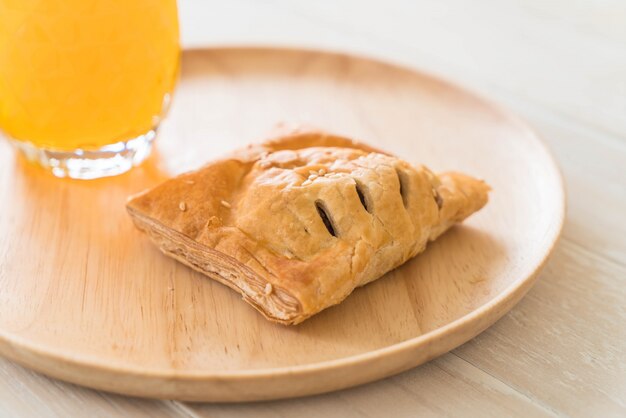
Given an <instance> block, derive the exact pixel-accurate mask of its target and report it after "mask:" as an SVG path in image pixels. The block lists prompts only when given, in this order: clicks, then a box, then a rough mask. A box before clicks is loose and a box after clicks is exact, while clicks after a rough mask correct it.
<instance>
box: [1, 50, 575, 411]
mask: <svg viewBox="0 0 626 418" xmlns="http://www.w3.org/2000/svg"><path fill="white" fill-rule="evenodd" d="M213 51H215V52H236V53H245V52H255V53H262V52H267V53H309V54H319V55H332V56H335V57H346V58H349V59H351V60H359V61H367V62H371V63H376V64H380V65H385V66H388V67H391V68H394V69H396V70H401V71H405V72H410V73H413V74H417V75H419V76H420V77H422V78H425V79H429V80H432V81H435V82H437V83H440V84H442V85H445V86H448V87H451V88H452V89H454V90H455V92H457V93H461V94H463V95H464V96H466V97H471V98H473V99H475V100H477V101H478V102H479V103H480V104H482V105H485V106H487V107H488V108H490V109H492V110H494V111H495V112H497V113H498V114H500V115H502V116H503V117H504V118H505V119H506V120H508V121H510V122H512V123H515V124H516V125H517V126H518V127H519V128H520V129H523V130H525V131H526V132H527V133H528V134H529V135H528V140H529V141H533V142H534V143H535V144H536V145H538V146H539V147H540V149H541V151H542V152H543V153H544V155H545V157H546V162H547V163H548V164H549V167H550V169H551V171H552V174H553V180H555V181H556V182H555V184H556V185H557V187H556V188H555V190H553V192H556V193H558V194H559V196H555V197H554V202H556V203H558V207H557V210H556V211H555V213H554V214H552V215H553V216H554V220H555V222H554V223H553V224H551V226H552V227H551V229H550V230H548V231H547V233H546V238H545V240H544V241H543V246H544V248H542V249H541V251H538V253H542V254H543V255H542V257H541V258H540V259H539V260H538V261H536V262H534V263H532V267H530V269H531V270H532V271H530V272H528V273H524V274H520V276H523V277H519V278H516V279H515V281H514V282H513V283H511V284H509V285H508V286H506V287H505V288H504V289H503V290H502V291H501V292H500V293H498V294H497V296H495V297H494V298H493V299H491V300H489V301H488V302H487V303H485V304H483V305H481V306H479V307H478V308H476V309H473V310H472V311H471V312H469V313H467V314H465V315H463V316H461V317H459V318H457V319H455V320H454V321H452V322H449V323H447V324H445V325H443V326H440V327H438V328H435V329H433V330H431V331H428V332H426V333H425V334H421V335H419V336H417V337H413V338H409V339H406V340H404V341H400V342H397V343H395V344H391V345H388V346H385V347H381V348H378V349H375V350H370V351H367V352H363V353H359V354H355V355H350V356H346V357H339V358H334V359H330V360H324V361H319V362H314V363H306V364H300V365H293V366H281V367H272V368H259V369H243V370H229V371H220V370H215V371H211V370H203V371H199V370H180V371H179V370H174V369H165V368H154V367H150V368H148V367H144V366H135V365H132V364H126V363H112V362H111V361H110V360H107V362H106V363H105V362H104V361H101V360H99V359H98V358H97V356H92V355H88V354H87V355H86V354H78V355H77V354H70V353H67V352H65V351H63V350H59V349H50V348H44V347H42V346H41V345H40V344H37V343H33V342H30V341H27V340H26V339H25V338H23V337H21V336H18V335H14V334H12V333H10V332H6V331H3V330H1V329H0V354H2V356H4V357H5V358H8V359H10V360H12V361H15V362H17V363H19V364H22V365H25V366H26V367H28V368H31V369H35V370H37V371H39V372H41V373H43V374H47V375H50V376H53V377H58V378H60V379H62V380H66V381H70V382H74V383H77V384H81V385H86V386H90V387H93V388H97V389H101V390H106V391H111V392H116V390H115V385H114V384H111V385H109V387H102V385H93V384H92V385H90V384H89V383H86V381H88V380H89V379H88V378H87V379H85V380H82V381H80V380H79V379H71V378H68V377H67V376H65V375H63V374H62V373H55V372H52V371H50V368H45V367H39V366H34V365H33V364H34V363H36V362H29V361H28V360H29V358H32V357H33V356H35V357H36V358H41V359H43V360H44V363H45V362H46V361H53V362H58V363H62V364H65V365H68V366H72V367H77V368H78V369H81V370H83V371H84V372H93V371H95V370H99V371H101V372H108V373H112V374H114V375H124V376H133V377H135V378H140V379H154V378H156V379H167V381H178V382H182V381H233V382H234V381H242V380H247V379H251V380H253V379H257V378H270V377H271V378H273V379H280V378H286V377H290V378H297V377H303V376H306V375H309V374H310V373H313V374H318V373H324V372H328V371H331V370H337V369H342V368H348V367H351V366H352V367H353V366H367V365H369V364H371V363H372V362H374V361H379V360H385V359H386V358H389V357H395V356H398V355H399V354H402V353H407V352H409V351H411V350H413V349H417V348H419V347H420V346H421V345H424V344H426V342H428V341H431V340H435V339H437V338H442V337H445V336H446V335H449V334H455V333H457V332H458V331H460V330H463V329H464V328H466V327H470V328H471V325H472V324H474V323H478V322H479V321H480V319H482V318H484V317H488V316H489V314H490V313H493V312H494V311H497V309H498V308H499V307H505V309H503V310H502V312H496V313H495V315H494V316H493V317H492V318H491V319H490V320H489V321H488V322H487V324H486V326H484V327H482V328H481V329H480V330H478V331H477V332H475V333H471V334H470V335H469V337H467V338H465V337H464V338H462V341H461V343H458V344H456V343H455V344H453V345H454V347H453V348H452V349H454V348H455V347H458V346H460V345H461V344H463V343H465V342H467V341H469V340H471V339H472V338H474V337H475V336H476V335H478V334H480V333H481V332H483V331H484V330H485V329H486V328H488V327H490V326H491V325H493V323H495V322H496V321H497V320H498V319H500V318H501V317H502V316H503V315H504V314H506V313H507V312H508V311H509V310H510V309H511V308H512V307H513V306H515V305H516V304H517V303H518V302H519V300H520V299H521V298H522V297H523V296H524V295H525V294H526V293H527V292H528V290H530V288H531V287H532V286H533V285H534V283H535V282H536V279H537V276H538V274H539V273H540V272H541V270H542V269H543V267H544V266H545V264H546V262H547V261H548V259H549V258H550V256H551V255H552V254H553V253H554V250H555V248H556V246H557V244H558V242H559V239H560V237H561V235H562V231H563V227H564V223H565V213H566V206H567V204H566V199H567V194H566V189H565V182H564V178H563V174H562V172H561V170H560V168H559V166H558V164H557V162H556V159H555V158H554V155H553V153H552V151H551V150H550V148H549V147H548V145H547V144H546V142H545V141H544V140H543V139H542V136H541V135H539V134H538V133H537V132H536V131H535V130H534V129H533V128H532V127H531V126H530V125H529V124H528V123H527V122H526V121H525V120H523V119H522V118H521V117H519V116H517V115H516V114H515V113H514V112H512V111H510V110H509V109H508V108H506V107H505V106H503V105H500V104H499V103H496V102H494V101H493V100H491V99H489V98H486V97H484V96H483V95H482V94H481V93H478V92H476V91H474V90H473V89H470V88H467V87H465V86H463V85H461V84H459V83H457V82H455V81H453V80H449V79H448V78H446V77H443V76H440V75H438V74H435V73H432V72H429V71H425V70H423V69H420V68H417V67H413V66H409V65H407V64H405V63H401V62H398V61H397V60H393V59H388V58H387V57H384V58H383V57H378V56H375V55H372V54H367V53H361V52H358V53H357V52H354V51H343V50H340V49H332V48H315V47H310V46H303V47H297V46H288V45H265V44H254V43H252V44H232V45H230V44H227V45H216V46H207V47H201V46H197V47H192V48H186V49H184V50H182V51H181V60H182V55H183V54H185V55H189V54H198V53H206V52H213ZM547 166H548V165H546V167H547ZM507 303H509V304H510V303H512V304H511V305H510V306H508V307H507V306H506V305H507ZM448 351H450V350H445V351H443V352H442V353H438V354H435V355H434V356H430V357H429V358H434V357H437V356H440V355H443V354H445V353H446V352H448ZM422 363H423V361H417V362H415V363H413V364H411V365H409V366H408V367H404V368H402V369H401V370H396V371H391V372H386V373H381V374H379V377H377V378H374V379H361V380H360V381H359V382H358V383H352V384H346V385H342V386H341V387H342V388H345V387H350V386H354V385H357V384H362V383H365V382H369V381H373V380H377V379H379V378H382V377H385V376H388V375H391V374H396V373H399V372H401V371H404V370H407V369H409V368H413V367H416V366H418V365H419V364H422ZM330 390H334V389H330ZM165 392H167V390H166V391H165ZM321 392H322V391H309V392H307V393H308V394H314V393H321ZM117 393H123V394H128V393H129V391H123V392H117ZM135 395H139V396H147V397H161V396H159V395H150V393H148V391H146V392H141V391H140V392H137V393H135ZM295 396H299V395H295ZM285 397H287V396H281V395H278V396H270V397H259V396H256V397H255V396H253V397H250V398H246V397H245V396H244V398H245V399H243V400H253V399H277V398H285ZM173 398H177V397H176V396H174V397H173ZM209 398H210V397H208V398H207V399H209ZM177 399H184V397H183V398H177ZM187 399H196V398H187Z"/></svg>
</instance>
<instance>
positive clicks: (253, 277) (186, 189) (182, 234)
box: [127, 131, 489, 324]
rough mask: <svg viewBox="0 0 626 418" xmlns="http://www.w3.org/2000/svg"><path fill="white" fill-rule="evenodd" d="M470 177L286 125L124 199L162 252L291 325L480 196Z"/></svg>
mask: <svg viewBox="0 0 626 418" xmlns="http://www.w3.org/2000/svg"><path fill="white" fill-rule="evenodd" d="M488 191H489V187H488V186H487V185H486V184H485V183H484V182H483V181H481V180H477V179H474V178H472V177H469V176H467V175H464V174H460V173H455V172H449V173H443V174H440V175H435V174H434V173H432V172H431V171H430V170H429V169H427V168H426V167H423V166H421V167H415V166H412V165H411V164H409V163H407V162H406V161H403V160H401V159H399V158H396V157H394V156H392V155H389V154H387V153H385V152H383V151H380V150H376V149H374V148H372V147H369V146H367V145H365V144H363V143H359V142H356V141H353V140H351V139H348V138H343V137H339V136H335V135H330V134H326V133H322V132H315V131H309V132H295V133H293V134H290V135H283V136H281V137H278V138H275V139H272V140H269V141H266V142H263V143H261V144H256V145H251V146H248V147H246V148H244V149H241V150H238V151H235V152H233V153H232V154H230V155H228V156H225V157H224V158H222V159H219V160H216V161H213V162H211V163H209V164H207V165H205V166H204V167H202V168H200V169H199V170H196V171H193V172H189V173H185V174H182V175H180V176H178V177H175V178H172V179H170V180H167V181H165V182H164V183H162V184H160V185H158V186H156V187H154V188H152V189H149V190H146V191H144V192H142V193H140V194H138V195H136V196H133V197H131V198H130V199H129V201H128V203H127V209H128V212H129V214H130V216H131V217H132V219H133V221H134V223H135V225H136V226H137V227H138V228H139V229H140V230H142V231H144V232H146V233H147V234H148V235H149V236H150V238H151V239H152V241H154V243H155V244H156V245H157V246H158V247H159V248H160V249H161V251H162V252H163V253H165V254H166V255H168V256H170V257H173V258H174V259H176V260H178V261H180V262H182V263H184V264H186V265H188V266H190V267H191V268H193V269H195V270H197V271H200V272H202V273H204V274H205V275H207V276H209V277H211V278H213V279H215V280H217V281H219V282H221V283H223V284H225V285H227V286H229V287H231V288H232V289H234V290H236V291H237V292H239V293H240V294H241V295H242V296H243V299H244V300H245V301H246V302H248V303H249V304H251V305H252V306H253V307H254V308H256V309H257V310H258V311H259V312H261V313H262V314H263V315H264V316H265V317H266V318H267V319H270V320H272V321H276V322H280V323H283V324H297V323H299V322H302V321H304V320H305V319H307V318H309V317H310V316H312V315H314V314H316V313H317V312H320V311H321V310H323V309H325V308H328V307H330V306H332V305H335V304H338V303H340V302H341V301H342V300H343V299H345V298H346V297H347V296H348V295H349V294H350V293H351V292H352V291H353V290H354V289H355V288H357V287H359V286H363V285H365V284H367V283H369V282H371V281H373V280H376V279H378V278H380V277H381V276H383V275H384V274H385V273H387V272H388V271H390V270H392V269H394V268H396V267H398V266H399V265H401V264H403V263H404V262H406V261H407V260H409V259H410V258H412V257H414V256H415V255H416V254H418V253H420V252H421V251H423V250H424V249H425V247H426V244H427V243H428V242H429V241H432V240H434V239H436V238H437V237H438V236H439V235H441V234H442V233H443V232H444V231H446V230H447V229H448V228H449V227H450V226H452V225H453V224H454V223H456V222H461V221H462V220H463V219H465V218H466V217H468V216H469V215H471V214H472V213H474V212H475V211H477V210H479V209H480V208H482V207H483V206H484V205H485V204H486V203H487V198H488V196H487V194H488Z"/></svg>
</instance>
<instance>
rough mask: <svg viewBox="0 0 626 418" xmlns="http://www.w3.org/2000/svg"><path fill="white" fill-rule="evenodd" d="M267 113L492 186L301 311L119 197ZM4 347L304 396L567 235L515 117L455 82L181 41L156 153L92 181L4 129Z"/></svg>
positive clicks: (499, 305) (116, 388)
mask: <svg viewBox="0 0 626 418" xmlns="http://www.w3.org/2000/svg"><path fill="white" fill-rule="evenodd" d="M279 122H296V123H307V124H310V125H313V126H316V127H320V128H324V129H327V130H329V131H333V132H336V133H339V134H345V135H348V136H353V137H356V138H359V139H362V140H364V141H366V142H369V143H371V144H373V145H375V146H377V147H381V148H385V149H387V150H390V151H392V152H394V153H396V154H398V155H400V156H402V157H404V158H405V159H407V160H409V161H412V162H415V163H419V162H424V163H427V164H428V165H429V166H430V167H431V168H433V169H435V170H436V171H437V170H444V169H458V170H461V171H465V172H467V173H471V174H473V175H476V176H478V177H482V178H484V179H486V180H487V182H488V183H489V184H490V185H491V186H492V187H493V192H492V194H491V201H490V203H489V204H488V206H487V207H486V208H485V209H484V210H482V211H481V212H480V213H478V214H477V215H475V216H473V217H471V219H469V220H468V221H467V222H466V223H465V224H464V225H463V226H460V227H456V228H454V229H453V230H451V231H450V232H449V233H447V234H446V235H445V236H443V237H442V238H440V239H439V240H438V241H437V242H435V243H433V244H432V245H430V248H429V249H428V250H427V251H426V252H425V253H424V254H422V255H420V256H418V257H417V258H415V259H414V260H412V261H410V262H408V263H407V264H405V265H404V266H402V267H401V268H399V269H397V270H395V271H393V272H391V273H389V274H388V275H387V276H386V277H384V278H382V279H380V280H378V281H376V282H374V283H372V284H370V285H368V286H366V287H364V288H362V289H358V290H357V291H355V292H354V294H353V295H351V296H350V297H349V298H348V299H347V300H346V301H345V302H344V303H342V304H341V305H339V306H337V307H334V308H331V309H328V310H326V311H324V312H323V313H321V314H319V315H317V316H316V317H314V318H312V319H310V320H308V321H306V322H305V323H303V324H301V325H299V326H296V327H284V326H281V325H275V324H271V323H269V322H267V321H266V320H265V319H263V318H262V317H261V315H259V314H258V313H256V312H255V311H254V310H253V309H252V308H250V307H249V306H248V305H246V304H245V303H243V302H242V301H240V300H239V297H238V296H237V295H236V294H235V293H234V292H233V291H231V290H230V289H228V288H226V287H225V286H222V285H220V284H218V283H215V282H213V281H211V280H208V279H206V278H205V277H203V276H201V275H200V274H198V273H194V272H193V271H192V270H190V269H189V268H186V267H184V266H182V265H180V264H178V263H176V262H175V261H173V260H171V259H169V258H166V257H165V256H162V255H161V253H160V252H159V251H158V250H157V249H156V248H155V247H154V246H153V245H152V244H151V243H149V242H148V239H147V238H146V237H145V236H143V235H141V234H140V233H139V232H138V231H136V230H135V229H134V227H133V226H132V224H131V222H130V219H129V218H128V216H127V215H126V213H125V210H124V203H125V199H126V197H127V196H128V195H129V194H131V193H134V192H137V191H139V190H142V189H144V188H146V187H148V186H152V185H154V184H156V183H158V182H160V181H162V180H163V179H165V178H167V177H169V176H171V175H173V174H175V173H178V172H181V171H185V170H188V169H191V168H195V167H198V166H199V165H201V164H202V163H203V162H205V161H207V160H209V159H212V158H214V157H216V156H218V155H220V154H221V153H223V152H225V151H227V150H230V149H232V148H234V147H237V146H239V145H242V144H244V143H246V142H249V141H253V140H257V139H261V138H262V137H263V136H264V135H265V134H267V133H268V132H269V131H270V130H271V129H272V127H273V126H274V125H275V124H276V123H279ZM0 198H1V199H2V202H4V203H3V207H2V216H0V353H2V354H3V355H4V356H6V357H8V358H10V359H13V360H15V361H17V362H19V363H21V364H23V365H25V366H27V367H31V368H33V369H35V370H38V371H40V372H43V373H45V374H48V375H50V376H54V377H57V378H59V379H63V380H67V381H71V382H75V383H78V384H82V385H86V386H90V387H94V388H98V389H104V390H108V391H113V392H119V393H124V394H131V395H139V396H149V397H163V398H177V399H185V400H203V401H246V400H254V399H273V398H282V397H291V396H298V395H307V394H313V393H319V392H325V391H331V390H335V389H340V388H345V387H348V386H352V385H357V384H360V383H364V382H368V381H372V380H375V379H380V378H382V377H385V376H389V375H391V374H394V373H398V372H400V371H402V370H406V369H408V368H411V367H414V366H416V365H418V364H420V363H423V362H425V361H427V360H429V359H432V358H433V357H436V356H438V355H441V354H443V353H445V352H447V351H449V350H451V349H452V348H454V347H457V346H458V345H460V344H462V343H464V342H465V341H467V340H469V339H470V338H472V337H474V336H475V335H477V334H478V333H479V332H481V331H483V330H484V329H485V328H487V327H488V326H489V325H491V324H492V323H493V322H494V321H496V320H497V319H498V318H500V317H501V316H502V315H503V314H504V313H505V312H507V311H508V310H509V309H511V307H512V306H513V305H514V304H515V303H516V302H517V301H519V300H520V298H521V297H522V296H523V295H524V294H525V293H526V291H528V289H529V288H530V286H531V285H532V284H533V282H534V279H535V277H536V275H537V273H538V271H539V269H540V268H541V266H542V265H543V264H544V262H545V261H546V258H547V256H548V255H549V253H550V252H551V250H552V249H553V247H554V245H555V242H556V240H557V238H558V236H559V233H560V231H561V226H562V222H563V212H564V193H563V186H562V183H561V178H560V175H559V172H558V169H557V167H556V166H555V163H554V161H553V160H552V158H551V157H550V155H549V153H548V151H547V150H546V148H545V146H544V145H543V144H542V143H541V142H540V140H539V139H538V138H537V136H536V135H535V134H534V133H533V132H532V131H531V130H530V129H529V128H528V127H527V126H526V125H525V124H524V123H523V122H521V121H519V120H518V119H516V118H515V117H513V116H511V115H509V114H508V113H506V112H504V111H502V110H500V109H498V108H496V107H494V106H493V105H492V104H489V103H487V102H485V101H483V100H482V99H480V98H477V97H476V96H474V95H472V94H470V93H468V92H466V91H464V90H462V89H460V88H458V87H455V86H453V85H451V84H449V83H447V82H444V81H441V80H439V79H436V78H433V77H431V76H428V75H424V74H421V73H418V72H415V71H410V70H406V69H402V68H398V67H395V66H392V65H388V64H384V63H381V62H377V61H372V60H369V59H363V58H356V57H350V56H346V55H339V54H331V53H322V52H303V51H290V50H276V49H218V50H197V51H190V52H185V53H184V56H183V70H182V78H181V82H180V85H179V87H178V91H177V93H176V97H175V99H174V104H173V107H172V109H171V113H170V116H169V119H167V121H166V122H165V123H164V124H163V127H162V130H161V134H160V137H159V139H158V145H157V152H156V153H155V155H154V156H153V157H151V158H150V159H149V160H148V162H146V163H145V164H144V165H143V166H141V167H140V168H137V169H135V170H134V171H132V172H130V173H127V174H125V175H123V176H120V177H117V178H109V179H102V180H97V181H89V182H83V181H72V180H59V179H56V178H53V177H51V176H50V175H48V174H47V173H45V172H43V171H42V170H41V169H39V168H38V167H35V166H31V165H29V164H27V163H25V162H23V161H22V160H21V159H19V158H16V156H15V155H14V153H13V152H11V150H10V148H9V146H8V145H7V144H6V143H4V142H2V143H0Z"/></svg>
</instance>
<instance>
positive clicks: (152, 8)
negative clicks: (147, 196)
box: [0, 0, 179, 151]
mask: <svg viewBox="0 0 626 418" xmlns="http://www.w3.org/2000/svg"><path fill="white" fill-rule="evenodd" d="M178 65H179V43H178V19H177V10H176V0H0V130H2V131H4V133H5V134H6V135H7V136H9V137H10V138H12V139H14V140H17V141H24V142H28V143H29V144H30V145H32V146H34V147H40V148H42V149H50V150H57V151H72V150H76V149H80V150H97V149H98V148H100V147H103V146H106V145H109V144H114V143H119V142H123V141H128V140H130V139H132V138H135V137H138V136H140V135H144V134H145V133H146V132H149V131H151V130H152V129H153V128H155V126H156V125H157V123H158V120H159V118H160V117H161V115H162V112H163V108H164V101H165V102H167V99H168V97H169V93H170V92H171V91H172V89H173V87H174V83H175V79H176V76H177V72H178Z"/></svg>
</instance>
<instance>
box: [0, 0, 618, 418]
mask: <svg viewBox="0 0 626 418" xmlns="http://www.w3.org/2000/svg"><path fill="white" fill-rule="evenodd" d="M180 15H181V26H182V36H183V43H184V45H185V46H186V47H201V46H210V45H241V44H258V45H269V44H272V45H273V44H279V45H289V46H304V47H312V48H326V49H333V50H340V51H350V52H356V53H360V54H366V55H371V56H375V57H379V58H383V59H386V60H391V61H394V62H398V63H402V64H405V65H409V66H412V67H415V68H419V69H422V70H426V71H430V72H435V73H438V74H440V75H443V76H444V77H447V78H450V79H453V80H455V81H457V82H459V83H461V84H464V85H466V86H468V87H469V88H471V89H473V90H474V91H477V92H479V93H481V94H482V95H484V96H487V97H489V98H491V99H492V100H495V101H497V102H500V103H501V104H504V105H505V106H508V107H509V108H510V109H512V110H513V111H515V112H517V113H518V114H519V115H521V116H522V117H523V118H525V119H526V120H528V121H529V122H530V123H531V124H532V125H533V126H534V127H535V128H536V129H537V130H538V131H539V132H540V133H541V134H542V135H543V137H544V139H545V141H546V142H547V143H548V145H549V146H550V147H551V149H552V150H553V152H554V154H555V157H556V159H557V161H558V162H559V164H560V165H561V168H562V170H563V174H564V177H565V181H566V185H567V189H568V196H569V197H568V215H567V220H566V224H565V229H564V234H563V238H562V240H561V242H560V243H559V245H558V247H557V250H556V252H555V254H554V256H553V257H552V259H551V260H550V262H549V263H548V265H547V267H546V269H545V270H544V272H543V273H542V274H541V276H540V278H539V281H538V282H537V284H536V285H535V287H534V288H533V289H532V290H531V291H530V293H529V294H528V295H527V296H526V297H525V298H524V299H523V300H522V302H521V303H520V304H519V305H518V306H517V307H515V308H514V309H513V310H512V311H511V312H510V313H509V314H507V315H506V316H505V317H504V318H503V319H501V320H500V321H499V322H497V323H496V324H495V325H494V326H493V327H491V328H490V329H488V330H487V331H485V332H484V333H483V334H481V335H479V336H478V337H477V338H475V339H474V340H472V341H470V342H468V343H467V344H465V345H463V346H461V347H459V348H457V349H456V350H454V351H452V352H451V353H449V354H447V355H444V356H442V357H440V358H438V359H436V360H434V361H432V362H430V363H427V364H426V365H423V366H421V367H418V368H416V369H413V370H410V371H408V372H405V373H403V374H400V375H398V376H395V377H392V378H389V379H386V380H383V381H379V382H375V383H371V384H368V385H365V386H361V387H357V388H353V389H349V390H344V391H341V392H336V393H330V394H325V395H319V396H313V397H308V398H302V399H293V400H286V401H276V402H265V403H253V404H235V405H211V404H191V403H180V402H172V401H154V400H143V399H136V398H128V397H123V396H117V395H111V394H107V393H103V392H97V391H93V390H90V389H85V388H81V387H78V386H74V385H71V384H66V383H63V382H59V381H55V380H52V379H49V378H46V377H44V376H42V375H39V374H37V373H34V372H31V371H29V370H27V369H24V368H22V367H20V366H17V365H16V364H13V363H11V362H9V361H7V360H4V359H0V416H11V417H12V416H28V417H30V416H33V417H39V416H53V417H55V416H59V417H69V416H103V417H105V416H106V417H116V416H120V417H144V416H145V417H162V416H163V417H231V416H244V417H245V416H251V417H272V416H296V415H299V416H310V415H316V416H326V417H359V416H365V417H370V416H371V417H374V416H394V417H403V416H417V415H420V416H424V415H426V416H432V415H450V416H481V417H482V416H524V417H526V416H592V415H593V416H603V417H606V416H624V415H626V238H625V236H626V221H624V217H623V214H624V213H626V168H625V167H626V2H624V1H622V0H605V1H593V0H587V1H577V2H571V1H565V0H553V1H550V2H546V1H544V0H525V1H520V0H500V1H497V0H476V1H473V2H467V1H464V0H445V1H438V2H426V1H423V2H416V1H409V0H407V1H391V0H387V1H385V2H363V1H356V0H351V1H342V2H336V1H330V0H329V1H319V2H304V1H301V2H293V1H288V0H271V1H265V2H259V1H256V0H230V1H228V2H222V3H219V4H216V3H215V2H207V1H205V0H181V2H180ZM620 214H621V215H620ZM0 267H1V266H0Z"/></svg>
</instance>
